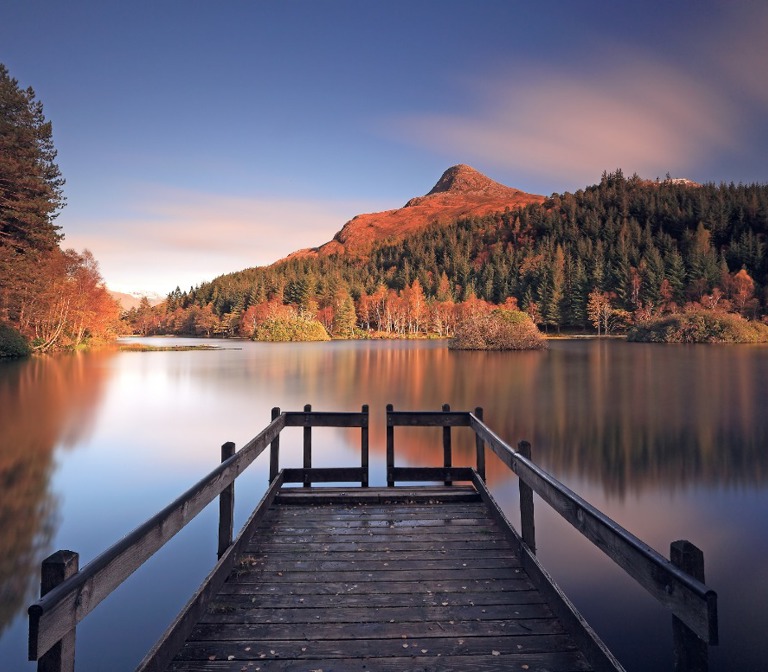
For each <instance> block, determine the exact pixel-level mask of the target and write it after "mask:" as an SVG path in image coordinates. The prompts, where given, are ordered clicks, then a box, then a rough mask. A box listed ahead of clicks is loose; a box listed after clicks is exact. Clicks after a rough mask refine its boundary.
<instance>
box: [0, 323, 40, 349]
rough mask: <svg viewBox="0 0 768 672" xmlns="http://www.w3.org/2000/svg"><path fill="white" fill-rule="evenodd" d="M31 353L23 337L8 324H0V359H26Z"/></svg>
mask: <svg viewBox="0 0 768 672" xmlns="http://www.w3.org/2000/svg"><path fill="white" fill-rule="evenodd" d="M31 352H32V348H31V347H30V346H29V343H28V342H27V339H26V338H24V336H22V335H21V334H20V333H19V332H18V331H16V330H15V329H14V328H13V327H12V326H11V325H10V324H4V323H0V357H27V356H29V354H30V353H31Z"/></svg>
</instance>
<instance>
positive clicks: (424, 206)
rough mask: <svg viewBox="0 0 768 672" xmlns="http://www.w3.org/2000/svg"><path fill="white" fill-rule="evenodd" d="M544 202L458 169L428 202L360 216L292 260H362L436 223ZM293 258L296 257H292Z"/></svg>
mask: <svg viewBox="0 0 768 672" xmlns="http://www.w3.org/2000/svg"><path fill="white" fill-rule="evenodd" d="M544 200H545V199H544V197H543V196H537V195H535V194H526V193H525V192H523V191H520V190H519V189H513V188H512V187H507V186H505V185H503V184H501V183H499V182H494V181H493V180H492V179H491V178H490V177H486V176H485V175H483V174H482V173H481V172H479V171H477V170H475V169H474V168H472V167H471V166H467V165H465V164H463V163H460V164H458V165H456V166H451V167H450V168H449V169H448V170H446V171H445V172H444V173H443V174H442V176H441V177H440V179H439V180H438V181H437V184H435V186H434V187H433V188H432V190H431V191H430V192H429V193H428V194H427V195H426V196H417V197H416V198H412V199H411V200H410V201H408V202H407V203H406V204H405V205H404V206H403V207H402V208H398V209H396V210H385V211H384V212H374V213H369V214H363V215H357V216H356V217H354V218H352V219H351V220H350V221H348V222H347V223H346V224H345V225H344V226H343V228H342V229H341V231H339V232H338V233H337V234H336V235H335V236H334V237H333V240H331V241H329V242H327V243H325V244H324V245H321V246H320V247H319V248H313V249H311V250H300V251H299V252H296V253H294V254H298V255H309V254H323V255H329V254H344V253H346V254H356V255H364V254H366V253H367V252H368V250H370V249H371V247H372V246H373V245H374V243H375V242H376V241H381V240H401V239H403V238H405V237H406V236H409V235H412V234H413V233H416V232H417V231H420V230H422V229H424V228H426V227H427V226H429V225H430V224H433V223H435V222H443V223H448V222H451V221H455V220H456V219H459V218H461V217H483V216H484V215H488V214H490V213H493V212H503V211H504V210H505V209H506V208H518V207H523V206H525V205H528V204H529V203H541V202H543V201H544ZM292 256H293V255H292Z"/></svg>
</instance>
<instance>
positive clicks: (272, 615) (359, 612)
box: [200, 603, 552, 624]
mask: <svg viewBox="0 0 768 672" xmlns="http://www.w3.org/2000/svg"><path fill="white" fill-rule="evenodd" d="M551 616H552V610H551V609H550V608H549V607H548V606H547V605H546V604H520V605H515V606H514V608H512V609H510V608H509V607H506V606H499V605H490V606H487V607H481V606H479V605H475V606H471V605H470V606H468V607H467V606H464V605H452V604H450V603H449V604H447V605H440V606H437V607H433V606H428V605H422V606H407V607H378V608H376V609H368V608H365V607H361V608H356V607H355V608H349V609H344V608H337V607H334V608H333V609H327V608H315V609H311V608H301V609H269V608H262V607H259V606H255V605H253V604H252V605H251V608H249V609H247V610H235V611H231V612H230V611H226V610H224V611H223V612H222V613H207V614H205V616H203V617H202V618H201V619H200V623H264V622H266V623H294V624H301V623H304V624H314V623H318V622H319V623H339V624H341V623H349V624H355V623H375V622H378V621H382V620H383V621H393V622H396V623H410V622H413V621H441V622H442V621H460V620H467V619H475V620H477V621H486V620H488V621H498V620H500V619H504V618H519V619H527V618H550V617H551Z"/></svg>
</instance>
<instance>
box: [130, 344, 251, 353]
mask: <svg viewBox="0 0 768 672" xmlns="http://www.w3.org/2000/svg"><path fill="white" fill-rule="evenodd" d="M118 348H119V350H120V351H122V352H183V351H186V350H241V349H242V348H222V347H221V346H219V345H146V344H144V343H124V344H122V345H120V346H118Z"/></svg>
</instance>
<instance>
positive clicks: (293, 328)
mask: <svg viewBox="0 0 768 672" xmlns="http://www.w3.org/2000/svg"><path fill="white" fill-rule="evenodd" d="M253 340H254V341H274V342H287V341H330V340H331V337H330V336H329V335H328V332H327V331H326V330H325V327H324V326H323V325H322V324H321V323H320V322H318V321H317V320H315V319H313V318H311V317H307V316H304V315H289V316H284V317H269V318H267V319H266V320H264V321H263V322H262V323H261V324H260V325H259V326H258V327H256V331H255V332H254V334H253Z"/></svg>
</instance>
